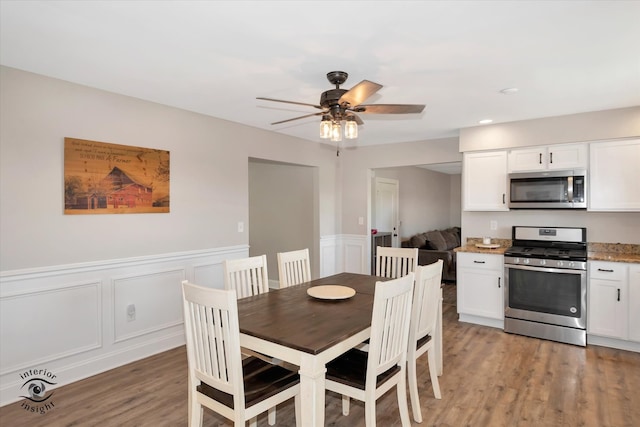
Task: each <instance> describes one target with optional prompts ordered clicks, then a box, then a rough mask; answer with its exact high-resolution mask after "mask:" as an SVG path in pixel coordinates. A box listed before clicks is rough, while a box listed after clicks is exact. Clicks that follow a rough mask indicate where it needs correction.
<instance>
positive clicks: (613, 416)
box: [0, 285, 640, 427]
mask: <svg viewBox="0 0 640 427" xmlns="http://www.w3.org/2000/svg"><path fill="white" fill-rule="evenodd" d="M445 294H446V295H447V296H445V302H446V303H445V305H444V345H445V347H444V374H443V376H442V377H440V387H441V389H442V400H436V399H434V398H433V392H432V390H431V383H430V380H429V375H428V368H427V364H426V357H423V358H422V360H421V361H420V364H419V375H420V378H422V386H421V388H420V396H421V406H422V414H423V417H424V421H423V423H422V424H415V423H414V425H416V426H417V425H422V426H432V425H434V426H492V427H493V426H554V427H556V426H598V427H601V426H630V427H631V426H640V354H638V353H632V352H626V351H621V350H614V349H610V348H605V347H598V346H589V347H587V348H586V349H585V348H581V347H576V346H572V345H567V344H559V343H554V342H550V341H543V340H539V339H535V338H527V337H522V336H517V335H509V334H506V333H504V332H502V331H501V330H497V329H493V328H488V327H483V326H477V325H470V324H465V323H460V322H458V321H457V314H456V310H455V286H453V285H447V287H446V291H445ZM186 369H187V361H186V353H185V349H184V347H180V348H176V349H174V350H171V351H167V352H164V353H162V354H158V355H155V356H153V357H150V358H147V359H144V360H141V361H138V362H135V363H131V364H129V365H126V366H123V367H120V368H118V369H114V370H112V371H108V372H105V373H103V374H100V375H96V376H94V377H91V378H88V379H86V380H83V381H79V382H76V383H74V384H70V385H67V386H64V387H61V388H59V389H57V390H56V391H55V394H54V396H53V397H52V400H53V402H54V404H55V407H54V408H52V409H51V410H50V411H49V412H47V413H46V414H44V415H40V414H38V413H31V412H28V411H26V410H25V409H24V408H23V407H21V402H17V403H14V404H12V405H7V406H5V407H2V408H0V425H2V426H7V427H8V426H12V427H20V426H186V425H187V391H186V379H187V375H186ZM363 409H364V407H363V405H362V404H361V403H359V402H354V401H352V405H351V414H350V415H349V416H348V417H344V416H342V413H341V409H340V399H339V397H338V396H337V395H335V394H328V395H327V398H326V425H327V426H339V427H357V426H364V410H363ZM377 414H378V415H377V423H378V425H379V426H382V427H388V426H399V425H400V422H399V416H398V410H397V400H396V395H395V393H394V392H389V393H388V394H387V395H385V396H383V397H382V398H381V399H380V400H379V401H378V408H377ZM204 425H205V426H229V425H231V424H230V423H229V422H228V421H226V420H225V419H223V418H221V417H219V416H217V415H215V414H213V413H211V412H206V413H205V420H204ZM258 425H259V426H260V427H262V426H267V425H268V424H267V420H266V415H263V416H261V417H260V418H259V422H258ZM277 425H281V426H292V425H294V418H293V402H291V403H287V404H285V405H282V406H279V407H278V413H277Z"/></svg>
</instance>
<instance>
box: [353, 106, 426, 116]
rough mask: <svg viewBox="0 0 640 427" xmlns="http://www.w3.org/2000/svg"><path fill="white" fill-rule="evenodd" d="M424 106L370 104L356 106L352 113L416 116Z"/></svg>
mask: <svg viewBox="0 0 640 427" xmlns="http://www.w3.org/2000/svg"><path fill="white" fill-rule="evenodd" d="M422 110H424V105H420V104H372V105H358V108H355V109H354V111H357V112H358V113H364V114H417V113H422Z"/></svg>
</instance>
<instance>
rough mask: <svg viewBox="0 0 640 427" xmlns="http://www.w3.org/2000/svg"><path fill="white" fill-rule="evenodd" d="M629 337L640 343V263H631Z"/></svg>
mask: <svg viewBox="0 0 640 427" xmlns="http://www.w3.org/2000/svg"><path fill="white" fill-rule="evenodd" d="M628 332H629V339H630V340H631V341H635V342H639V343H640V264H630V265H629V330H628Z"/></svg>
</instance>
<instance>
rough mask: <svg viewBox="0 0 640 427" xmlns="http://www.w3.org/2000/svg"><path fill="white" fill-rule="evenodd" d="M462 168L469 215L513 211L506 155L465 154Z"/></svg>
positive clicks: (464, 205)
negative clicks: (509, 198)
mask: <svg viewBox="0 0 640 427" xmlns="http://www.w3.org/2000/svg"><path fill="white" fill-rule="evenodd" d="M462 167H463V169H462V177H463V178H462V179H463V185H462V192H463V209H464V210H465V211H508V210H509V208H508V205H507V152H506V151H487V152H478V153H464V155H463V163H462Z"/></svg>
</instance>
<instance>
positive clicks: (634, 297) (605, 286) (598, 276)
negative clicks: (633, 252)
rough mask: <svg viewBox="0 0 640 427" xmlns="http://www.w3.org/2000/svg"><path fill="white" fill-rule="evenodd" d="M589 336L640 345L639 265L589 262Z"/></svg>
mask: <svg viewBox="0 0 640 427" xmlns="http://www.w3.org/2000/svg"><path fill="white" fill-rule="evenodd" d="M587 304H588V314H587V317H588V320H587V334H588V335H589V336H598V337H606V338H614V339H617V340H623V341H635V342H640V265H638V264H628V263H621V262H604V261H589V294H588V298H587Z"/></svg>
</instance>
